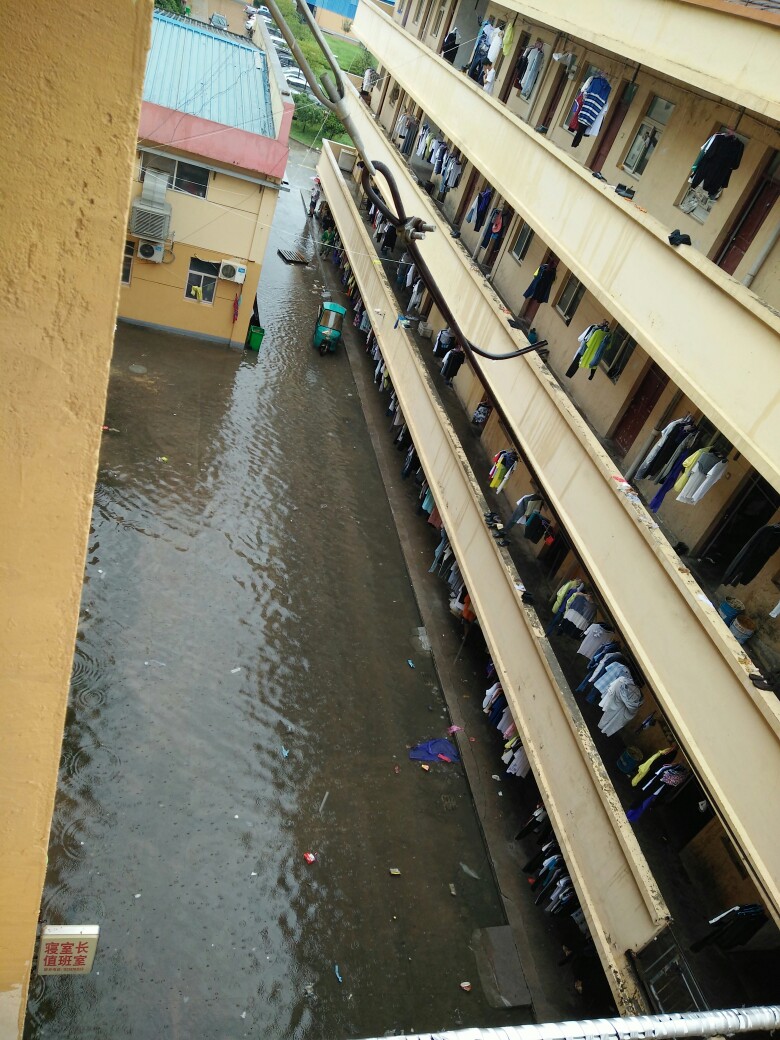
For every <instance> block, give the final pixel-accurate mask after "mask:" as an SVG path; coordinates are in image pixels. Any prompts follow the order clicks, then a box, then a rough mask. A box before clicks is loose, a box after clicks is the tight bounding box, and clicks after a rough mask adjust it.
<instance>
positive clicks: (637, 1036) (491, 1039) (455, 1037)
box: [376, 1005, 780, 1040]
mask: <svg viewBox="0 0 780 1040" xmlns="http://www.w3.org/2000/svg"><path fill="white" fill-rule="evenodd" d="M778 1027H780V1007H778V1006H777V1005H769V1006H767V1007H745V1008H729V1009H726V1010H723V1011H691V1012H686V1013H684V1014H670V1015H637V1016H634V1017H631V1018H593V1019H589V1020H587V1021H584V1022H539V1023H538V1024H536V1025H527V1026H496V1027H492V1028H485V1029H481V1028H479V1027H477V1028H472V1029H445V1030H438V1031H434V1032H430V1030H426V1032H425V1033H423V1034H421V1033H405V1034H404V1035H403V1036H401V1037H398V1038H397V1040H676V1038H680V1040H683V1038H687V1037H694V1036H703V1037H716V1036H733V1035H735V1034H736V1033H750V1032H756V1031H758V1030H761V1031H764V1030H766V1031H772V1030H774V1029H777V1028H778ZM376 1040H378V1038H376Z"/></svg>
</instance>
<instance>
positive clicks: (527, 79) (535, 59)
mask: <svg viewBox="0 0 780 1040" xmlns="http://www.w3.org/2000/svg"><path fill="white" fill-rule="evenodd" d="M543 48H544V44H543V43H542V41H541V40H537V41H536V43H535V44H534V45H533V47H531V48H530V50H529V51H528V55H527V62H526V68H525V71H524V73H523V78H522V80H521V81H520V96H521V97H524V98H525V99H526V100H528V98H530V96H531V94H533V91H534V87H535V86H536V81H537V79H538V78H539V73H540V72H541V71H542V65H543V64H544V49H543Z"/></svg>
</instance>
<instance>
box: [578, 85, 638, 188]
mask: <svg viewBox="0 0 780 1040" xmlns="http://www.w3.org/2000/svg"><path fill="white" fill-rule="evenodd" d="M619 89H620V101H618V103H617V104H616V105H615V109H614V111H613V113H612V115H611V116H610V118H609V119H608V120H607V125H606V127H605V128H604V133H603V134H601V135H600V137H599V140H598V144H597V146H596V148H595V151H594V153H593V158H592V159H591V161H590V162H589V163H588V164H587V166H588V169H589V170H593V172H594V173H599V172H600V171H601V167H602V166H603V165H604V163H605V162H606V160H607V156H608V155H609V152H610V149H611V148H612V145H613V144H614V143H615V138H616V137H617V135H618V133H619V132H620V128H621V126H622V125H623V123H624V121H625V118H626V116H627V115H628V110H629V108H630V107H631V101H630V100H629V101H626V92H627V90H628V84H627V83H626V81H625V80H623V82H622V83H621V84H620V88H619ZM631 97H633V94H631Z"/></svg>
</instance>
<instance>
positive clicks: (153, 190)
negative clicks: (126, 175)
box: [130, 169, 171, 242]
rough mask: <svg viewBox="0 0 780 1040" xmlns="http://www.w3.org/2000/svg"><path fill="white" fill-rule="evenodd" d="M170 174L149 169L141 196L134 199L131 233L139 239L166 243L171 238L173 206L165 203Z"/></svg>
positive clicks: (145, 175)
mask: <svg viewBox="0 0 780 1040" xmlns="http://www.w3.org/2000/svg"><path fill="white" fill-rule="evenodd" d="M167 188H168V174H167V173H161V172H159V171H158V170H150V169H147V170H146V172H145V174H144V183H143V188H142V189H141V194H140V195H139V196H138V197H137V198H135V199H133V205H132V208H131V211H130V233H131V234H132V235H138V237H139V238H150V239H152V240H153V241H157V242H164V241H165V240H166V239H168V238H170V229H171V204H170V203H169V202H166V201H165V192H166V190H167Z"/></svg>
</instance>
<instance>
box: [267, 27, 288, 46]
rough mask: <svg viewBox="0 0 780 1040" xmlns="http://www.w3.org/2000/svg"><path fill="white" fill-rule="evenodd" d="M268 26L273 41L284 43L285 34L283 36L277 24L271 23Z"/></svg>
mask: <svg viewBox="0 0 780 1040" xmlns="http://www.w3.org/2000/svg"><path fill="white" fill-rule="evenodd" d="M266 28H267V29H268V35H269V36H270V37H271V40H272V42H273V43H284V36H282V34H281V33H280V32H279V30H278V29H277V28H276V26H275V25H269V26H267V27H266Z"/></svg>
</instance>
